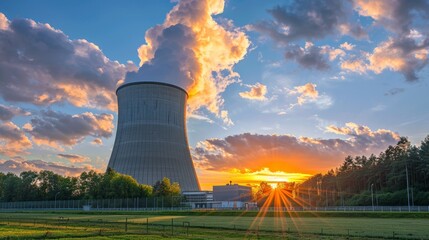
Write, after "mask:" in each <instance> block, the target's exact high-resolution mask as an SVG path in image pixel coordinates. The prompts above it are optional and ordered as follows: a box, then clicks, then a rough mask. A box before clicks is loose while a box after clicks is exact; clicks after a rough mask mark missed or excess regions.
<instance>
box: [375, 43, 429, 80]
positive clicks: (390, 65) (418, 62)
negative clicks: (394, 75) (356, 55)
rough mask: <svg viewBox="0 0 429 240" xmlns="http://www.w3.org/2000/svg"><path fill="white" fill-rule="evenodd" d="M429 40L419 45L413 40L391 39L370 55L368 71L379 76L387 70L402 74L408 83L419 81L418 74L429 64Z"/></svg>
mask: <svg viewBox="0 0 429 240" xmlns="http://www.w3.org/2000/svg"><path fill="white" fill-rule="evenodd" d="M428 54H429V38H426V39H425V40H424V41H422V42H420V43H418V42H416V41H415V40H414V39H412V38H407V37H405V38H389V40H387V41H385V42H382V43H380V44H379V45H378V46H377V47H376V48H375V49H374V51H373V53H372V54H370V55H369V66H368V69H370V70H372V71H374V72H375V73H377V74H379V73H381V72H382V71H383V70H385V69H389V70H392V71H397V72H401V73H402V74H403V75H404V76H405V78H406V79H407V81H415V80H417V79H418V77H417V75H416V72H417V71H419V70H420V69H422V68H423V67H424V66H426V65H427V63H428Z"/></svg>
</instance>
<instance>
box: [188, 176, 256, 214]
mask: <svg viewBox="0 0 429 240" xmlns="http://www.w3.org/2000/svg"><path fill="white" fill-rule="evenodd" d="M182 194H183V196H184V197H185V201H186V204H188V205H189V206H190V207H191V208H193V209H199V208H202V209H257V205H256V202H252V188H251V187H248V186H241V185H238V184H232V183H231V182H230V183H229V184H227V185H222V186H213V192H210V191H194V192H183V193H182Z"/></svg>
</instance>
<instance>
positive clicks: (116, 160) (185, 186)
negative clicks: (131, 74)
mask: <svg viewBox="0 0 429 240" xmlns="http://www.w3.org/2000/svg"><path fill="white" fill-rule="evenodd" d="M116 95H117V97H118V124H117V130H116V139H115V144H114V146H113V150H112V155H111V157H110V160H109V165H108V167H110V168H112V169H114V170H115V171H117V172H119V173H123V174H127V175H130V176H132V177H134V178H135V179H136V180H137V181H138V182H139V183H142V184H148V185H154V184H155V183H156V182H157V181H159V180H162V178H164V177H167V178H169V179H170V180H171V182H178V183H179V184H180V187H181V189H182V191H199V190H200V186H199V183H198V179H197V175H196V173H195V169H194V165H193V163H192V159H191V154H190V152H189V146H188V139H187V132H186V101H187V97H188V95H187V93H186V91H185V90H184V89H182V88H180V87H177V86H175V85H171V84H167V83H160V82H133V83H127V84H124V85H122V86H120V87H119V88H118V89H117V90H116Z"/></svg>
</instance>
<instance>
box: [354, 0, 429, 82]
mask: <svg viewBox="0 0 429 240" xmlns="http://www.w3.org/2000/svg"><path fill="white" fill-rule="evenodd" d="M353 4H354V7H355V9H356V10H357V11H358V12H359V14H361V15H363V16H368V17H371V18H372V19H374V20H375V24H378V25H380V26H383V27H385V28H386V29H387V30H389V31H390V32H392V33H394V34H395V35H394V36H391V37H389V39H388V40H387V41H384V42H381V43H380V44H378V46H377V47H376V48H374V50H373V52H372V53H371V54H368V56H367V57H368V58H369V63H368V64H367V69H368V70H371V71H373V72H375V73H376V74H379V73H381V72H382V71H384V70H385V69H389V70H391V71H395V72H400V73H402V74H403V75H404V76H405V79H406V80H407V81H415V80H417V79H418V77H417V74H416V72H418V71H419V70H421V69H422V68H423V67H425V66H426V65H427V63H428V53H429V35H427V32H426V33H425V34H422V33H420V32H419V31H417V30H416V29H413V22H414V21H415V20H416V19H417V18H418V17H421V18H423V19H424V20H427V19H428V18H429V2H428V1H425V0H415V1H408V0H380V1H369V0H354V1H353Z"/></svg>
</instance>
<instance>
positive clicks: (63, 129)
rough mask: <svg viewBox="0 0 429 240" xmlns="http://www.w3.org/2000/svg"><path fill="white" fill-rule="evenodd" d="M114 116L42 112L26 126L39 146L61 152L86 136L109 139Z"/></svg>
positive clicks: (25, 128)
mask: <svg viewBox="0 0 429 240" xmlns="http://www.w3.org/2000/svg"><path fill="white" fill-rule="evenodd" d="M113 128H114V125H113V115H112V114H105V113H102V114H94V113H91V112H85V113H82V114H75V115H69V114H65V113H60V112H54V111H42V112H41V114H40V115H39V116H36V117H35V118H33V119H31V121H30V122H29V123H27V124H25V125H24V130H25V131H26V132H28V133H29V134H31V136H32V140H33V142H34V143H36V144H37V145H46V146H49V147H53V148H56V149H59V150H63V149H62V145H64V146H73V145H76V144H77V143H79V142H81V141H82V140H83V139H84V138H85V137H86V136H94V137H97V138H99V137H104V138H108V137H110V136H111V135H112V131H113Z"/></svg>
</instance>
